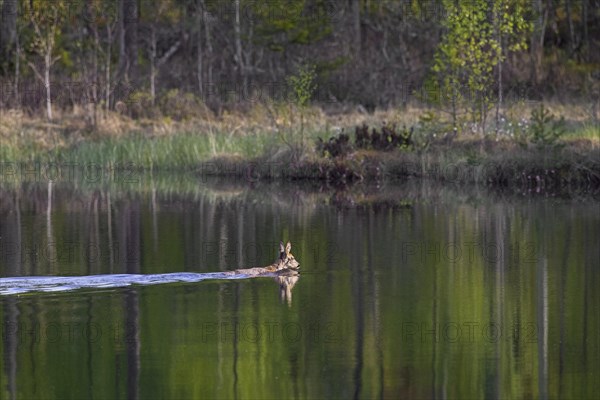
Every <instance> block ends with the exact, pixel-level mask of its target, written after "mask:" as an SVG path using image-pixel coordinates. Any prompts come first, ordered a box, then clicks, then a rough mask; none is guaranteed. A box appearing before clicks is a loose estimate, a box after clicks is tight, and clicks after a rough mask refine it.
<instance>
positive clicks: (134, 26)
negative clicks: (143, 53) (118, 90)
mask: <svg viewBox="0 0 600 400" xmlns="http://www.w3.org/2000/svg"><path fill="white" fill-rule="evenodd" d="M120 1H121V8H120V11H121V18H120V20H119V28H120V30H119V72H120V73H122V74H123V76H124V77H125V81H126V82H130V81H131V80H132V77H135V76H137V74H136V73H137V57H138V54H137V53H138V43H137V41H138V37H137V31H138V6H137V0H120Z"/></svg>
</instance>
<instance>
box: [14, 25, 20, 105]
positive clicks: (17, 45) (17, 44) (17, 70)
mask: <svg viewBox="0 0 600 400" xmlns="http://www.w3.org/2000/svg"><path fill="white" fill-rule="evenodd" d="M15 48H16V50H15V84H14V88H15V103H16V104H15V105H14V106H15V107H16V108H20V107H21V96H20V93H19V78H20V77H21V65H20V64H21V42H20V41H19V35H18V34H17V35H16V36H15Z"/></svg>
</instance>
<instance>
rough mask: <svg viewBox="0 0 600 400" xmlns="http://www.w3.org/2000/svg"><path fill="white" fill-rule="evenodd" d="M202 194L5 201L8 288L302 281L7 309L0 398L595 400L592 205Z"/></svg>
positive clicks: (52, 299) (452, 197)
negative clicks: (285, 263)
mask: <svg viewBox="0 0 600 400" xmlns="http://www.w3.org/2000/svg"><path fill="white" fill-rule="evenodd" d="M198 186H200V187H201V188H200V189H198V190H195V189H191V190H188V191H183V190H175V191H174V190H170V189H168V187H167V188H164V187H155V186H151V187H140V188H128V189H127V190H124V189H119V188H114V187H111V188H91V189H90V188H79V187H73V185H62V186H61V185H57V186H54V187H53V188H52V192H51V196H50V198H51V201H50V202H49V198H48V188H47V187H46V186H45V185H23V186H20V187H18V188H15V187H14V186H13V187H10V188H8V187H5V188H0V201H1V206H0V218H1V223H0V254H1V257H0V278H8V277H15V276H52V275H53V276H83V275H97V274H126V273H128V274H158V273H171V272H200V273H203V272H217V271H225V270H229V269H235V268H241V267H250V266H260V265H267V264H270V263H271V262H272V261H273V260H274V259H275V257H276V256H277V247H278V243H279V241H280V240H286V241H287V240H288V239H289V240H291V242H292V245H293V247H292V252H293V254H294V255H295V256H296V258H297V259H298V260H299V262H300V264H301V274H300V276H299V277H298V278H288V279H280V280H276V279H275V278H272V277H266V278H254V279H247V280H207V281H202V282H196V283H167V284H158V285H148V286H143V285H133V286H128V287H121V288H111V287H99V288H91V289H90V288H87V289H79V290H70V291H57V292H51V293H48V292H29V293H23V294H18V295H16V294H6V293H5V294H0V330H1V334H2V336H1V342H0V344H1V345H0V367H1V368H0V399H15V398H23V399H30V398H56V399H65V398H90V399H92V398H98V399H109V398H111V399H112V398H131V399H135V398H157V399H165V398H178V399H179V398H182V399H183V398H196V399H200V398H227V399H229V398H231V399H233V398H260V399H267V398H269V399H270V398H273V399H275V398H277V399H279V398H421V399H429V398H455V399H469V398H472V399H481V398H506V399H509V398H510V399H514V398H561V399H563V398H564V399H582V398H595V396H596V395H597V394H598V393H599V392H600V384H599V381H600V380H599V379H598V376H599V372H600V340H599V335H598V332H599V331H600V318H599V314H600V294H599V292H598V287H599V286H600V261H599V260H600V253H599V251H600V250H599V246H598V243H599V242H600V211H599V207H598V202H597V201H593V200H577V201H574V200H552V199H546V198H540V199H531V198H527V197H525V198H515V197H502V196H497V195H486V194H485V193H479V192H477V191H466V190H450V189H448V190H445V189H439V188H431V187H428V186H427V185H424V186H420V187H414V186H411V187H410V188H404V187H388V188H384V189H380V190H379V191H378V194H377V195H371V194H368V193H367V192H366V191H365V192H363V193H357V192H356V191H355V192H354V193H351V194H349V193H344V192H338V193H333V192H330V191H322V190H300V189H299V188H297V187H293V186H290V187H287V186H275V185H262V186H259V187H248V186H244V185H234V186H231V185H222V184H219V185H212V186H211V185H208V184H206V183H200V184H199V185H198ZM4 289H6V288H4ZM2 290H3V286H2V279H0V292H2Z"/></svg>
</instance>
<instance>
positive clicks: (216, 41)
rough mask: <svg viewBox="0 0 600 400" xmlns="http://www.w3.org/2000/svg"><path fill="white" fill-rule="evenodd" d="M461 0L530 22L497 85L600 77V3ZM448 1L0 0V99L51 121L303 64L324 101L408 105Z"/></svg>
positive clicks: (198, 92) (270, 92) (556, 86)
mask: <svg viewBox="0 0 600 400" xmlns="http://www.w3.org/2000/svg"><path fill="white" fill-rule="evenodd" d="M469 2H472V3H473V4H476V3H482V2H483V3H485V4H487V3H489V4H492V3H494V4H498V5H499V6H498V7H499V8H497V9H495V10H504V9H505V10H508V11H507V12H513V10H514V9H515V7H516V6H519V7H521V8H522V12H523V17H524V18H525V19H526V20H527V21H528V22H530V23H531V30H530V31H527V32H526V33H521V35H526V37H525V38H524V42H525V43H526V44H527V46H526V49H525V50H523V51H520V52H517V53H515V54H512V55H510V56H509V57H508V58H507V59H506V60H505V61H504V62H503V63H502V66H501V70H499V71H498V70H495V71H494V76H495V77H496V78H494V82H492V84H497V80H500V81H501V82H503V85H504V87H505V88H506V89H505V91H507V92H509V91H510V90H511V89H515V88H519V89H520V90H521V92H522V88H523V87H527V88H528V89H527V90H528V93H529V94H531V93H535V94H536V95H537V94H539V95H543V94H556V93H568V92H565V91H567V90H568V91H570V92H571V93H572V94H577V93H580V91H581V90H582V89H585V88H589V87H590V85H589V81H590V79H592V80H593V79H598V76H597V75H598V70H599V65H600V1H598V0H534V1H526V0H495V1H489V2H485V1H484V0H468V1H466V3H469ZM459 3H460V2H459ZM449 4H450V3H448V2H447V1H444V0H427V1H413V0H396V1H392V0H340V1H337V0H294V1H288V0H89V1H83V0H0V11H1V25H0V84H1V86H0V88H1V93H0V95H1V96H0V107H1V108H23V109H26V110H31V111H35V110H39V109H42V108H43V109H45V110H46V113H47V114H48V118H52V106H54V107H60V108H68V107H70V106H73V105H77V104H79V105H81V104H83V105H86V106H90V104H91V105H92V106H93V113H94V115H95V113H96V109H100V110H110V109H115V107H117V108H118V106H119V102H125V103H126V102H127V101H131V100H132V99H135V101H142V100H143V101H144V102H145V104H149V105H155V104H156V103H157V102H159V100H160V98H161V97H162V96H163V95H165V93H168V92H169V91H171V95H175V96H181V95H183V94H193V95H194V96H196V98H198V99H201V100H203V101H204V102H205V103H207V104H208V105H209V106H211V107H212V108H213V109H215V108H219V107H220V106H222V105H223V104H232V103H240V102H244V101H257V100H261V99H266V98H267V97H269V98H275V99H277V98H284V96H285V95H286V84H287V82H288V80H287V78H288V77H289V76H290V75H292V74H295V73H296V72H297V71H298V69H299V68H300V67H301V66H304V65H307V64H312V65H314V66H315V67H316V71H317V76H318V90H317V92H316V93H315V100H316V101H317V102H319V103H332V102H333V103H337V102H340V103H358V104H362V105H363V106H365V107H366V108H367V109H370V108H374V107H386V106H397V105H402V104H404V103H406V102H407V101H410V100H411V99H412V98H415V99H422V96H420V94H422V93H421V92H422V90H421V89H420V88H422V87H424V84H425V83H426V82H427V79H430V78H431V76H432V67H433V66H434V63H435V60H434V55H435V54H436V50H437V49H438V48H439V46H440V43H442V39H443V37H444V35H445V33H446V30H447V27H448V24H447V23H446V22H447V21H446V20H445V19H446V18H447V17H448V5H449ZM462 4H463V5H464V4H465V3H464V2H463V3H462ZM490 10H492V8H490ZM494 15H496V14H494ZM494 15H492V11H490V12H489V13H488V16H487V17H486V18H490V19H491V18H496V17H495V16H494ZM500 15H501V14H500ZM522 39H523V38H522ZM499 67H500V65H498V66H497V67H494V68H496V69H498V68H499ZM173 90H177V91H176V92H173Z"/></svg>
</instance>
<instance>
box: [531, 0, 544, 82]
mask: <svg viewBox="0 0 600 400" xmlns="http://www.w3.org/2000/svg"><path fill="white" fill-rule="evenodd" d="M533 12H534V13H535V21H534V27H533V32H532V35H531V77H532V81H533V82H534V83H535V84H536V85H537V84H539V83H540V81H541V78H542V59H543V55H544V35H545V31H546V21H547V17H548V10H547V8H546V7H544V4H543V2H542V0H534V1H533Z"/></svg>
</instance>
